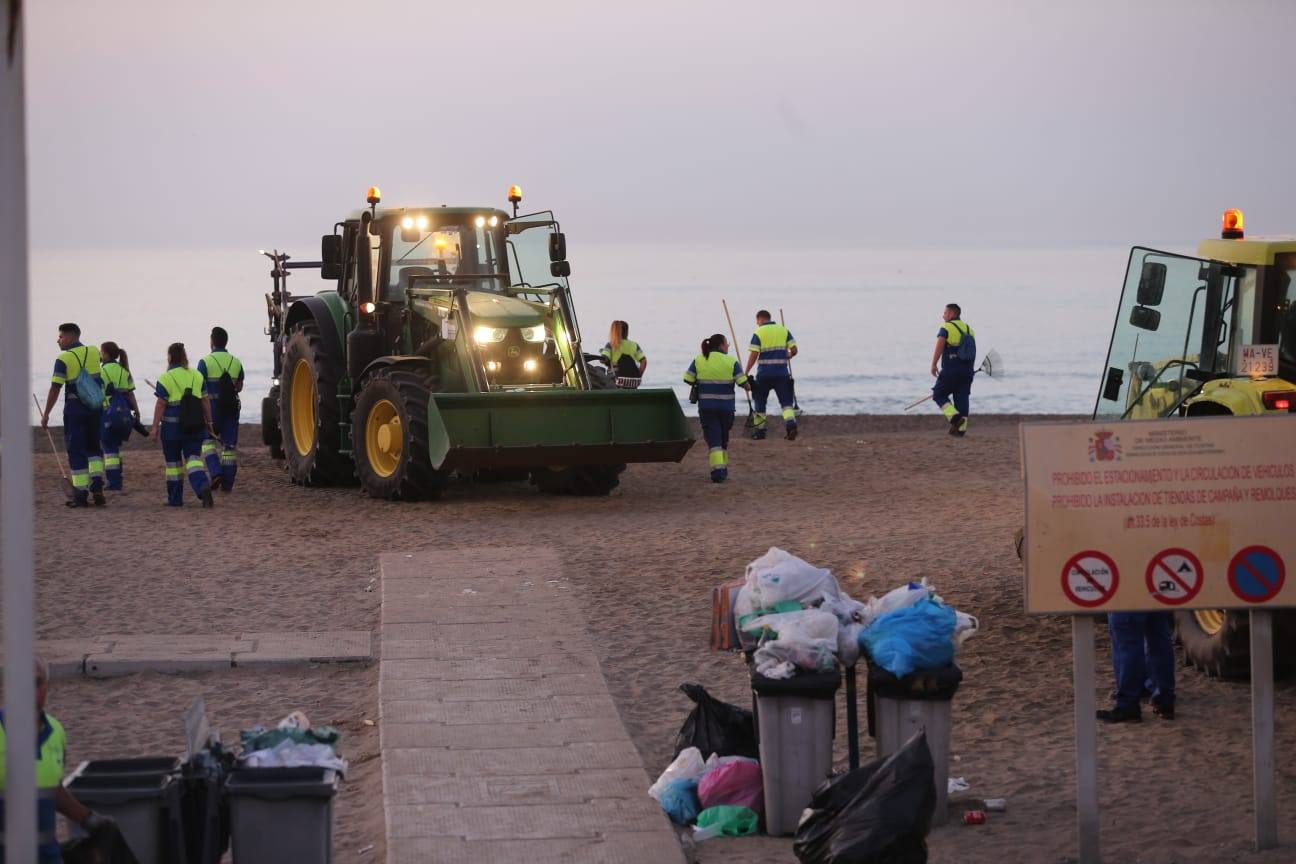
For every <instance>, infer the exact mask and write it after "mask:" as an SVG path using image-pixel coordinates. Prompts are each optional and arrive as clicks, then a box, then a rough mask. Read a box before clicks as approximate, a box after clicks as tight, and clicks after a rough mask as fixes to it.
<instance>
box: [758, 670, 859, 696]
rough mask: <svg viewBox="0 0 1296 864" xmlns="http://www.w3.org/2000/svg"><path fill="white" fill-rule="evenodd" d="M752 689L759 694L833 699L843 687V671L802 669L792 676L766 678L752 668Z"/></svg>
mask: <svg viewBox="0 0 1296 864" xmlns="http://www.w3.org/2000/svg"><path fill="white" fill-rule="evenodd" d="M751 683H752V690H755V691H756V695H757V696H795V697H797V698H799V699H833V698H836V695H837V688H839V687H841V673H839V672H838V671H837V670H836V669H830V670H829V671H827V672H807V671H805V670H801V671H800V672H798V673H797V674H796V675H793V676H792V677H791V678H766V677H765V676H764V675H762V674H760V673H759V672H757V671H756V669H755V667H752V670H751Z"/></svg>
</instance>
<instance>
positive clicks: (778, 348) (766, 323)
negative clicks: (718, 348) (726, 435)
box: [743, 309, 797, 441]
mask: <svg viewBox="0 0 1296 864" xmlns="http://www.w3.org/2000/svg"><path fill="white" fill-rule="evenodd" d="M747 350H748V352H749V353H748V354H747V366H746V368H745V369H743V371H744V372H746V373H750V372H751V369H752V366H755V367H756V383H755V385H754V386H753V387H752V400H753V401H754V402H755V403H756V406H755V413H754V415H753V417H752V420H753V421H754V423H755V426H756V428H755V429H754V430H753V431H752V436H751V437H752V438H754V439H755V440H757V441H760V440H762V439H764V437H765V425H766V421H765V405H766V402H767V401H768V400H769V394H770V391H771V390H773V391H774V395H775V396H777V397H778V400H779V407H780V408H782V409H783V430H784V433H785V435H786V437H787V439H788V440H789V441H795V440H796V437H797V419H796V409H795V408H794V407H793V402H794V400H793V398H792V364H791V363H789V362H788V361H789V360H791V359H792V358H793V357H795V356H796V355H797V344H796V340H795V339H793V338H792V333H791V332H789V330H788V329H787V328H786V327H784V326H783V325H782V324H778V323H775V321H774V320H773V318H772V316H771V315H770V313H769V312H767V311H765V310H764V309H762V310H760V311H759V312H757V313H756V332H755V333H753V334H752V338H751V347H750V348H748V349H747Z"/></svg>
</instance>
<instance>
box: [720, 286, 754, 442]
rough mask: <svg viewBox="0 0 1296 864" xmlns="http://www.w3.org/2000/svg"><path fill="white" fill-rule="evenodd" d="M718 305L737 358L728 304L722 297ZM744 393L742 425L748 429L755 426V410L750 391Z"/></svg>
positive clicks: (735, 335) (735, 340)
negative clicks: (745, 416)
mask: <svg viewBox="0 0 1296 864" xmlns="http://www.w3.org/2000/svg"><path fill="white" fill-rule="evenodd" d="M720 305H722V306H724V310H725V320H726V321H728V322H729V336H730V338H732V339H733V350H734V357H737V356H738V331H737V330H735V329H734V326H733V317H732V316H730V314H729V302H728V301H727V300H725V299H724V298H723V297H721V298H720ZM744 392H746V394H747V422H746V423H744V424H743V428H745V429H750V428H752V427H753V426H755V425H756V409H755V408H754V407H753V406H752V400H751V390H746V389H745V388H744Z"/></svg>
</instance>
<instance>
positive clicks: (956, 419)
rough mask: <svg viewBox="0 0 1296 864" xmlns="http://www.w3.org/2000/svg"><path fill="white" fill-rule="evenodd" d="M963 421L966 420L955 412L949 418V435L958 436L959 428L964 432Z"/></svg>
mask: <svg viewBox="0 0 1296 864" xmlns="http://www.w3.org/2000/svg"><path fill="white" fill-rule="evenodd" d="M965 421H966V418H964V416H963V415H962V414H960V413H958V412H957V411H955V412H954V413H953V414H951V415H950V418H949V434H951V435H958V434H959V429H960V428H963V430H964V431H966V430H967V427H966V426H964V425H963V424H964V422H965Z"/></svg>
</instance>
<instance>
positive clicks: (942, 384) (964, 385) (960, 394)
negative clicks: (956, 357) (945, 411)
mask: <svg viewBox="0 0 1296 864" xmlns="http://www.w3.org/2000/svg"><path fill="white" fill-rule="evenodd" d="M973 374H974V372H973V369H972V367H971V366H965V365H963V364H961V363H960V364H958V365H950V366H942V367H941V370H940V374H939V375H937V376H936V383H935V385H933V386H932V401H933V402H935V403H936V404H937V405H941V406H943V405H944V404H945V403H946V401H948V400H949V399H951V398H953V400H954V410H955V411H957V412H958V413H960V414H962V415H963V416H964V417H966V416H968V411H969V409H970V407H971V406H970V405H969V404H968V401H969V399H970V398H971V396H972V376H973Z"/></svg>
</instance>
